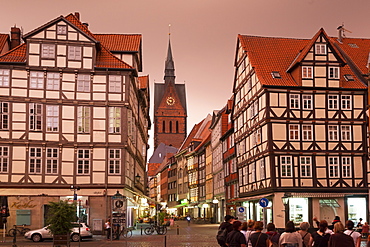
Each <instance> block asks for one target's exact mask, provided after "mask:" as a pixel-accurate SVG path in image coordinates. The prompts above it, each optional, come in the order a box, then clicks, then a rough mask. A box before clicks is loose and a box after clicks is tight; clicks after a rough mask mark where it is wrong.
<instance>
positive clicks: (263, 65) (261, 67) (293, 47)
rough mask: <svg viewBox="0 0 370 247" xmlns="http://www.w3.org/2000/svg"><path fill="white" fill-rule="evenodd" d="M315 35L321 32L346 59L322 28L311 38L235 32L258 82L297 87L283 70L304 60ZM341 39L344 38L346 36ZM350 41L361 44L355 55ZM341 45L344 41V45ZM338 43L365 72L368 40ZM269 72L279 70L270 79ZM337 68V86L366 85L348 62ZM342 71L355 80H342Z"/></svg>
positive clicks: (298, 83)
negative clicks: (237, 33)
mask: <svg viewBox="0 0 370 247" xmlns="http://www.w3.org/2000/svg"><path fill="white" fill-rule="evenodd" d="M319 35H324V36H325V38H326V39H327V40H328V42H330V44H331V46H332V48H333V50H334V52H336V53H337V55H338V57H339V58H340V59H342V60H343V61H344V62H347V61H346V58H344V57H343V56H342V55H341V53H340V50H339V49H338V48H337V46H335V45H334V42H336V41H334V39H333V38H330V37H328V36H327V35H326V33H325V31H324V30H323V29H320V31H319V32H318V33H316V35H315V36H314V37H313V38H312V39H293V38H275V37H258V36H248V35H239V36H238V37H239V40H240V43H241V45H242V47H243V49H244V51H246V52H247V53H248V57H249V60H250V63H251V65H252V67H253V68H254V70H255V72H256V75H257V77H258V79H259V80H260V83H262V84H263V85H274V86H300V82H297V81H295V80H294V78H293V77H292V75H291V74H290V73H289V71H287V70H289V69H290V68H293V67H294V66H296V65H297V64H298V63H300V62H301V61H302V60H303V59H304V57H305V56H306V54H307V52H308V51H309V49H310V48H311V47H312V45H313V44H314V42H315V41H316V39H317V37H318V36H319ZM344 40H345V41H346V39H344ZM351 42H354V43H355V42H357V43H359V46H361V47H363V48H362V50H361V54H358V53H357V52H356V50H355V48H351V47H349V46H348V43H351ZM337 43H338V42H337ZM345 44H347V46H346V45H345ZM342 46H344V48H343V50H344V51H345V52H347V51H350V52H348V55H349V57H350V58H351V59H352V60H353V61H354V63H355V64H359V67H360V69H361V71H366V62H367V61H368V56H369V51H370V50H369V48H370V39H367V40H364V39H351V40H349V41H346V42H343V45H342ZM342 46H340V48H342ZM357 51H359V50H357ZM273 71H276V72H279V73H280V75H281V78H273V77H272V76H271V72H273ZM340 71H341V76H340V86H341V87H344V88H366V86H365V85H364V84H363V83H362V82H361V81H360V78H357V77H356V76H355V72H354V71H352V70H351V69H350V67H349V66H348V65H344V67H342V68H341V70H340ZM345 74H351V75H353V76H354V78H355V81H346V80H345V78H344V75H345Z"/></svg>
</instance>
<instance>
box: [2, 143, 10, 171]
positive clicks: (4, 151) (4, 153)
mask: <svg viewBox="0 0 370 247" xmlns="http://www.w3.org/2000/svg"><path fill="white" fill-rule="evenodd" d="M8 166H9V147H0V173H5V172H8V169H9V167H8Z"/></svg>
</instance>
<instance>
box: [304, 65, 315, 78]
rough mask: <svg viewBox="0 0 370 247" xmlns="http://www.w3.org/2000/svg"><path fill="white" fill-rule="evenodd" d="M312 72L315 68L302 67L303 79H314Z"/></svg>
mask: <svg viewBox="0 0 370 247" xmlns="http://www.w3.org/2000/svg"><path fill="white" fill-rule="evenodd" d="M312 70H313V68H312V67H311V66H303V67H302V78H303V79H312V78H313V74H312Z"/></svg>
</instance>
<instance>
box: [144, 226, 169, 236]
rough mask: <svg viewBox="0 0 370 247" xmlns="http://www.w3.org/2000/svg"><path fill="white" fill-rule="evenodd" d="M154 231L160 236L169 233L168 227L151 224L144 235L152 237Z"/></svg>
mask: <svg viewBox="0 0 370 247" xmlns="http://www.w3.org/2000/svg"><path fill="white" fill-rule="evenodd" d="M154 231H156V232H157V234H158V235H164V234H166V233H167V227H166V226H157V225H153V224H151V225H150V226H149V227H147V228H145V229H144V233H145V234H146V235H152V234H153V233H154Z"/></svg>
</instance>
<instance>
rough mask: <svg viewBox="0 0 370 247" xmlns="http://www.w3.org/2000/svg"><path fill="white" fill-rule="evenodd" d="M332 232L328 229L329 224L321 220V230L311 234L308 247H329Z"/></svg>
mask: <svg viewBox="0 0 370 247" xmlns="http://www.w3.org/2000/svg"><path fill="white" fill-rule="evenodd" d="M330 235H331V230H329V229H328V222H327V221H326V220H321V221H320V223H319V230H317V231H316V232H313V233H312V234H311V238H310V241H309V243H308V246H310V247H311V246H313V247H328V243H329V238H330Z"/></svg>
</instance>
